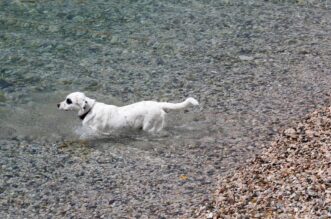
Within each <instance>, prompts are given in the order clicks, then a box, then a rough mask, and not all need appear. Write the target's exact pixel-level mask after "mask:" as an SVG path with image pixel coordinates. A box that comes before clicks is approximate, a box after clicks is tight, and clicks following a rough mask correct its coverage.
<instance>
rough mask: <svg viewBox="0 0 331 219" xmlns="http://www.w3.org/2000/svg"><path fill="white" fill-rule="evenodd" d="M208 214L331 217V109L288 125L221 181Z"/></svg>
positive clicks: (312, 114)
mask: <svg viewBox="0 0 331 219" xmlns="http://www.w3.org/2000/svg"><path fill="white" fill-rule="evenodd" d="M208 208H209V209H208V210H209V211H207V212H204V213H203V214H202V218H312V219H313V218H321V219H322V218H325V219H326V218H330V217H331V108H329V107H327V108H323V109H320V110H316V111H314V112H313V113H311V114H309V115H308V116H306V117H305V118H304V119H302V120H301V122H299V123H298V124H296V125H295V126H293V127H290V128H287V129H285V130H284V131H283V132H282V133H281V134H280V135H278V136H277V138H276V140H275V141H273V142H272V143H271V144H270V145H269V146H268V147H267V148H266V149H265V150H264V151H263V152H262V153H261V154H259V155H257V156H256V157H255V158H254V159H253V160H252V161H251V162H248V163H246V164H245V165H244V166H241V167H240V168H237V169H236V170H234V171H231V173H229V175H228V176H226V177H223V178H222V179H221V180H220V182H219V188H218V190H217V192H216V194H215V201H214V203H213V204H212V205H210V206H208Z"/></svg>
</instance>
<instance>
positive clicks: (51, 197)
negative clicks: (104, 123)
mask: <svg viewBox="0 0 331 219" xmlns="http://www.w3.org/2000/svg"><path fill="white" fill-rule="evenodd" d="M294 2H295V1H286V3H284V1H282V2H280V1H271V2H260V1H205V2H200V1H184V2H177V1H139V2H135V1H106V0H98V1H88V0H80V1H79V0H77V1H66V0H56V1H37V0H36V1H34V0H31V1H9V0H8V1H1V2H0V89H1V90H0V122H1V126H0V146H1V147H0V156H1V157H0V164H1V170H2V171H1V175H2V177H1V178H3V180H2V181H0V183H1V184H0V192H1V193H0V200H3V201H1V202H0V209H2V210H3V211H1V212H2V213H0V214H4V217H7V216H8V217H35V216H36V215H38V216H41V217H42V216H47V215H48V216H54V217H65V216H66V217H69V216H72V217H97V216H99V217H101V216H104V217H115V218H118V217H158V218H160V217H162V216H164V217H166V218H169V217H178V216H180V215H183V214H185V213H187V212H188V214H189V215H192V212H193V211H194V210H195V209H198V208H199V207H200V206H201V205H203V204H205V203H206V202H210V201H211V199H212V197H211V194H212V192H213V191H214V190H215V186H216V184H217V178H218V177H219V176H220V175H222V174H225V173H226V172H227V171H228V170H230V169H232V168H234V167H235V166H237V165H239V164H240V163H242V162H244V161H245V160H246V159H247V158H249V157H251V156H252V154H254V153H255V152H258V151H259V150H261V148H263V146H264V145H265V144H267V143H268V141H269V140H270V139H272V138H273V137H274V135H275V133H276V132H277V130H278V129H280V128H281V127H283V126H284V125H287V124H289V123H290V122H291V120H295V119H297V118H299V117H300V116H302V115H304V114H305V113H307V112H308V111H311V110H313V109H315V108H317V107H319V106H322V105H328V104H329V91H330V88H331V83H330V82H331V72H330V69H331V66H330V63H331V58H330V51H331V48H330V45H331V42H330V37H329V36H330V32H331V23H330V22H331V17H330V16H331V13H330V6H329V5H328V4H327V2H326V1H325V2H324V1H311V2H312V3H314V4H313V5H312V3H309V4H308V3H307V4H304V5H300V4H296V3H294ZM73 91H83V92H85V93H86V94H87V95H88V96H91V97H93V98H96V99H97V100H98V101H101V102H106V103H109V104H116V105H124V104H129V103H133V102H136V101H140V100H150V99H153V100H160V101H173V102H178V101H182V100H184V99H185V98H186V97H188V96H192V97H195V98H197V99H198V100H199V102H200V103H201V105H200V106H199V107H196V108H190V109H188V110H187V111H183V112H179V113H169V114H168V118H167V126H166V128H165V130H164V132H162V133H161V134H159V135H155V136H151V135H147V134H144V133H139V132H138V133H134V134H132V133H129V134H125V135H120V136H111V137H109V138H104V139H90V140H84V141H81V140H79V136H80V135H81V134H82V132H84V130H82V129H81V124H80V121H79V119H78V118H77V115H76V114H75V113H74V112H60V111H58V110H57V108H56V104H57V103H58V102H59V101H62V100H63V99H64V97H65V96H66V95H67V94H68V93H70V92H73Z"/></svg>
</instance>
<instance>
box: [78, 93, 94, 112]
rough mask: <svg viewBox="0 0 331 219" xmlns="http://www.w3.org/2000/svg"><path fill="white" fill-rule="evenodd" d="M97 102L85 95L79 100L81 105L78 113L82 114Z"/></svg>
mask: <svg viewBox="0 0 331 219" xmlns="http://www.w3.org/2000/svg"><path fill="white" fill-rule="evenodd" d="M94 103H95V100H94V99H91V98H88V97H84V98H82V99H79V100H78V105H79V107H80V109H79V111H78V114H79V115H82V114H84V112H86V111H87V110H89V109H90V108H91V107H92V106H93V104H94Z"/></svg>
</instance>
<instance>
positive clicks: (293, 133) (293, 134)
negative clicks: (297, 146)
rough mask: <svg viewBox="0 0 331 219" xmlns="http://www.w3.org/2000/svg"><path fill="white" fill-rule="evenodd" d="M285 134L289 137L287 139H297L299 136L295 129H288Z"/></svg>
mask: <svg viewBox="0 0 331 219" xmlns="http://www.w3.org/2000/svg"><path fill="white" fill-rule="evenodd" d="M284 134H285V135H286V136H287V137H290V138H297V137H298V135H297V133H296V131H295V130H294V128H288V129H286V130H285V131H284Z"/></svg>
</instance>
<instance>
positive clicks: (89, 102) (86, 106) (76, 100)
mask: <svg viewBox="0 0 331 219" xmlns="http://www.w3.org/2000/svg"><path fill="white" fill-rule="evenodd" d="M94 103H95V100H94V99H91V98H88V97H87V96H85V94H84V93H82V92H74V93H71V94H69V95H68V96H67V97H66V99H65V100H64V101H62V102H60V103H58V104H57V107H58V108H59V109H60V110H65V111H68V110H77V111H78V115H82V114H84V113H85V112H87V111H88V110H90V109H91V108H92V107H93V105H94Z"/></svg>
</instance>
